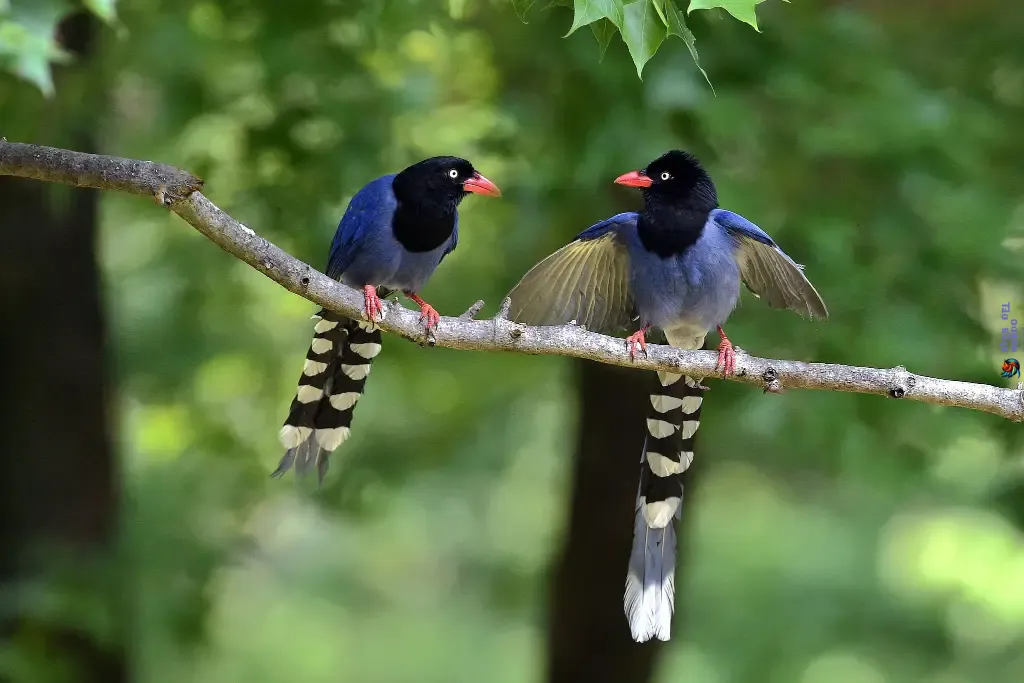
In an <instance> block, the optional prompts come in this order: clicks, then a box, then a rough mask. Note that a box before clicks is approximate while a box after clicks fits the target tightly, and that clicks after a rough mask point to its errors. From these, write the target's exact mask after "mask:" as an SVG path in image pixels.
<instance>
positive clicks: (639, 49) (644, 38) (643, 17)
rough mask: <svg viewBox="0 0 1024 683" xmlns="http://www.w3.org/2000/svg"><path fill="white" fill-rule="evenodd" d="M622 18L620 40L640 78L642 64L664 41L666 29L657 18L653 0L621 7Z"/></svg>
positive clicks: (642, 68) (648, 59) (639, 1)
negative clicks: (624, 44) (622, 41)
mask: <svg viewBox="0 0 1024 683" xmlns="http://www.w3.org/2000/svg"><path fill="white" fill-rule="evenodd" d="M623 15H624V20H623V23H622V25H621V26H620V29H621V30H622V40H624V41H625V43H626V47H628V48H629V54H630V56H631V57H632V58H633V63H634V64H635V65H636V75H637V76H638V77H639V78H640V79H641V80H642V79H643V70H644V65H645V64H647V62H648V61H650V59H651V57H653V56H654V53H655V52H657V51H658V47H660V46H661V44H662V43H663V42H664V41H665V36H666V33H667V30H666V28H665V24H663V23H662V21H661V19H660V18H658V12H657V10H656V9H655V8H654V0H637V1H636V2H633V3H630V4H628V5H626V6H625V7H624V8H623Z"/></svg>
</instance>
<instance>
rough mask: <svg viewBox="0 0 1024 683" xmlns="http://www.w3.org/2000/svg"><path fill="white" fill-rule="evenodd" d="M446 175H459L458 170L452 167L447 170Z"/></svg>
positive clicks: (453, 176) (455, 176) (452, 176)
mask: <svg viewBox="0 0 1024 683" xmlns="http://www.w3.org/2000/svg"><path fill="white" fill-rule="evenodd" d="M448 177H449V178H458V177H459V172H458V170H456V169H454V168H453V169H452V170H450V171H448Z"/></svg>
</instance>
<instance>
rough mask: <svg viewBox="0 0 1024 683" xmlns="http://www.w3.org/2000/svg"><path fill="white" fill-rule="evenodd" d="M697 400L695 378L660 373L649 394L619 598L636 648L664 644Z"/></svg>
mask: <svg viewBox="0 0 1024 683" xmlns="http://www.w3.org/2000/svg"><path fill="white" fill-rule="evenodd" d="M701 342H702V343H703V340H701ZM697 348H699V346H698V347H697ZM703 395H704V389H703V388H702V387H701V383H700V380H699V379H698V380H695V379H693V378H691V377H687V376H685V375H674V374H670V373H664V372H659V373H658V375H657V379H656V381H655V382H654V386H653V387H652V389H651V396H650V400H651V405H650V407H649V408H648V411H647V438H646V440H645V441H644V450H643V454H642V455H641V460H640V461H641V463H642V464H641V471H640V486H639V488H638V491H637V501H636V516H635V518H634V522H633V550H632V552H631V554H630V557H629V572H628V574H627V575H626V594H625V599H624V604H625V610H626V618H627V619H628V620H629V629H630V631H631V632H632V634H633V639H634V640H635V641H637V642H640V643H642V642H645V641H647V640H650V639H651V638H657V639H658V640H668V639H669V633H670V631H671V624H672V612H673V609H674V606H675V590H676V587H675V567H676V529H675V520H678V519H679V518H680V515H681V509H682V504H683V485H684V483H685V478H686V472H687V470H688V469H689V467H690V464H691V463H692V462H693V442H694V437H695V436H696V433H697V428H698V427H699V426H700V409H701V403H702V402H703Z"/></svg>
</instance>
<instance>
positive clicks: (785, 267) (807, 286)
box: [709, 209, 828, 319]
mask: <svg viewBox="0 0 1024 683" xmlns="http://www.w3.org/2000/svg"><path fill="white" fill-rule="evenodd" d="M709 220H711V221H714V222H715V223H716V224H717V225H718V227H720V228H722V229H723V230H725V231H726V232H727V233H729V235H731V236H732V237H733V239H734V240H735V241H736V261H737V263H738V264H739V267H740V277H741V278H742V279H743V284H745V285H746V286H747V289H749V290H750V291H751V292H753V293H754V294H756V295H757V296H758V297H760V298H762V299H764V300H765V301H766V302H767V303H768V305H769V306H773V307H775V308H789V309H791V310H794V311H796V312H797V313H799V314H800V315H802V316H804V317H806V318H821V319H827V318H828V309H827V308H825V302H824V301H822V300H821V296H820V295H819V294H818V291H817V290H816V289H815V288H814V285H812V284H811V282H810V280H808V279H807V276H805V275H804V269H803V266H801V265H799V264H798V263H796V262H794V261H793V259H791V258H789V256H787V255H786V253H785V252H784V251H782V249H780V248H779V246H778V245H777V244H775V241H774V240H773V239H772V238H771V237H769V236H768V233H766V232H765V231H764V230H762V229H761V228H759V227H757V226H756V225H754V224H753V223H751V222H750V221H748V220H747V219H746V218H744V217H743V216H740V215H739V214H737V213H733V212H732V211H726V210H725V209H715V210H714V211H712V212H711V216H710V217H709Z"/></svg>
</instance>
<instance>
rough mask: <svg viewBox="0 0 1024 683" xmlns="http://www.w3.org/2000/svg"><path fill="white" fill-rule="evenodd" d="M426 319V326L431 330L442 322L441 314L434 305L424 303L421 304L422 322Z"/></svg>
mask: <svg viewBox="0 0 1024 683" xmlns="http://www.w3.org/2000/svg"><path fill="white" fill-rule="evenodd" d="M424 320H426V321H427V322H426V328H427V330H428V331H429V330H430V329H431V328H433V327H436V326H437V324H438V323H439V322H441V314H440V313H438V312H437V311H436V310H435V309H434V307H433V306H431V305H430V304H423V305H422V306H420V320H419V321H420V322H423V321H424Z"/></svg>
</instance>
